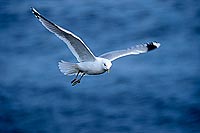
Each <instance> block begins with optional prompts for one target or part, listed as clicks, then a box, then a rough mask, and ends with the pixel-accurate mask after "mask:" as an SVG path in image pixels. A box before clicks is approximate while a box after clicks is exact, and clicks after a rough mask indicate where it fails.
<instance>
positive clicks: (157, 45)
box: [146, 41, 160, 51]
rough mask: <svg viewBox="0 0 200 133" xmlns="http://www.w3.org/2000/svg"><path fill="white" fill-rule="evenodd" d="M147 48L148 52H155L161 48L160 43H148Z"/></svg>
mask: <svg viewBox="0 0 200 133" xmlns="http://www.w3.org/2000/svg"><path fill="white" fill-rule="evenodd" d="M146 47H147V48H148V51H150V50H154V49H156V48H159V47H160V43H159V42H156V41H155V42H150V43H147V46H146Z"/></svg>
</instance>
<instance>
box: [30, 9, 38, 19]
mask: <svg viewBox="0 0 200 133" xmlns="http://www.w3.org/2000/svg"><path fill="white" fill-rule="evenodd" d="M30 10H31V12H32V13H33V14H34V15H35V17H36V18H38V19H39V16H40V14H39V13H38V12H37V10H36V9H35V8H33V7H30Z"/></svg>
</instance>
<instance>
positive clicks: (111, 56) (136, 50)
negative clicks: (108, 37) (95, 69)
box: [100, 42, 160, 61]
mask: <svg viewBox="0 0 200 133" xmlns="http://www.w3.org/2000/svg"><path fill="white" fill-rule="evenodd" d="M159 46H160V43H158V42H150V43H146V44H141V45H136V46H134V47H132V48H128V49H124V50H116V51H111V52H108V53H105V54H103V55H101V56H100V57H101V58H106V59H108V60H110V61H114V60H116V59H118V58H120V57H124V56H127V55H136V54H141V53H146V52H148V51H151V50H153V49H156V48H158V47H159Z"/></svg>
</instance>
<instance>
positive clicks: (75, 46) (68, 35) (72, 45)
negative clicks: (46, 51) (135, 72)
mask: <svg viewBox="0 0 200 133" xmlns="http://www.w3.org/2000/svg"><path fill="white" fill-rule="evenodd" d="M31 11H32V13H33V14H34V15H35V16H36V18H37V19H38V20H39V21H40V22H41V23H42V25H43V26H44V27H45V28H47V29H48V30H49V31H50V32H52V33H54V34H55V35H56V36H57V37H59V38H60V39H61V40H63V41H64V42H65V43H66V44H67V46H68V48H69V49H70V50H71V52H72V53H73V55H74V56H75V57H76V59H77V60H78V63H70V62H66V61H61V62H59V64H58V67H59V69H60V71H61V72H62V73H64V74H65V75H74V74H76V77H75V79H73V80H72V82H71V83H72V85H76V84H77V83H80V80H81V79H82V77H83V76H84V75H85V74H87V75H98V74H102V73H104V72H106V71H109V69H110V68H111V66H112V63H111V62H112V61H114V60H116V59H118V58H120V57H124V56H127V55H136V54H140V53H146V52H148V51H150V50H153V49H156V48H158V47H159V46H160V43H158V42H150V43H146V44H141V45H136V46H134V47H131V48H128V49H124V50H116V51H111V52H108V53H105V54H102V55H100V56H99V57H96V56H94V54H93V53H92V52H91V50H90V49H89V48H88V47H87V46H86V44H85V43H84V42H83V41H82V40H81V39H80V38H79V37H78V36H76V35H74V34H73V33H72V32H70V31H68V30H66V29H63V28H62V27H60V26H58V25H56V24H54V23H52V22H51V21H49V20H47V19H46V18H45V17H43V16H42V15H40V13H38V12H37V11H36V10H35V9H34V8H31ZM79 74H81V77H80V78H79V79H77V78H78V76H79Z"/></svg>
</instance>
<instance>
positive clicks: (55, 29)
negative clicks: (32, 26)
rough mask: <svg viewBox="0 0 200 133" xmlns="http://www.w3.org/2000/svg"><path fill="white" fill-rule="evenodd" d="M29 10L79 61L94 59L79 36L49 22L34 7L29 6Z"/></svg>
mask: <svg viewBox="0 0 200 133" xmlns="http://www.w3.org/2000/svg"><path fill="white" fill-rule="evenodd" d="M31 11H32V13H33V14H34V15H35V17H36V18H37V19H38V20H39V21H40V22H41V23H42V25H43V26H44V27H46V28H47V29H48V30H49V31H50V32H52V33H54V34H55V35H56V36H57V37H59V38H60V39H61V40H63V41H64V42H65V43H66V44H67V46H68V48H69V49H70V50H71V52H72V53H73V55H74V56H75V57H76V59H77V60H78V61H79V62H84V61H94V60H95V56H94V55H93V53H92V52H91V51H90V49H89V48H88V47H87V46H86V45H85V43H84V42H83V41H82V40H81V39H80V38H79V37H77V36H76V35H74V34H73V33H71V32H70V31H67V30H65V29H63V28H61V27H60V26H58V25H56V24H54V23H52V22H50V21H49V20H47V19H46V18H45V17H43V16H42V15H40V14H39V13H38V12H37V11H36V10H35V9H34V8H31Z"/></svg>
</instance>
